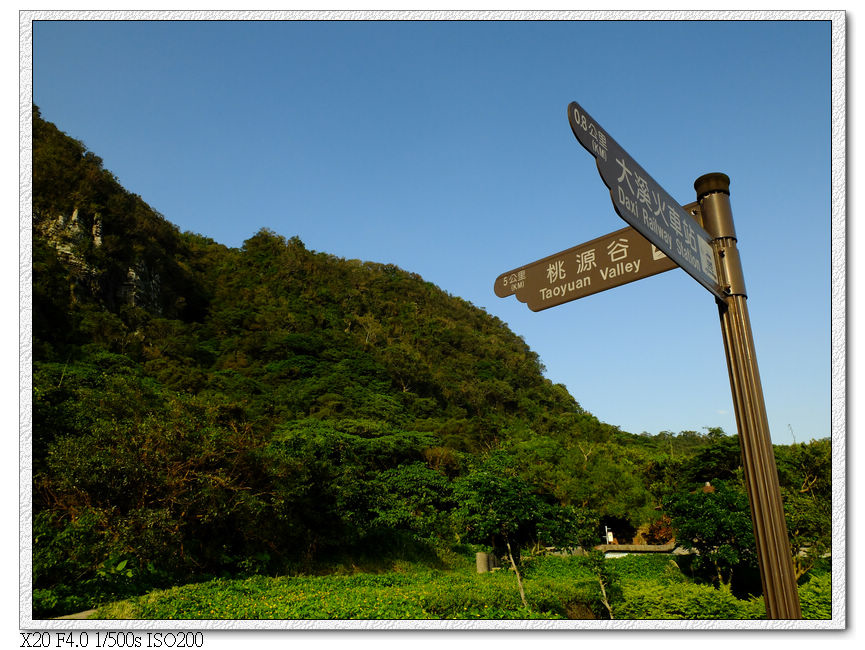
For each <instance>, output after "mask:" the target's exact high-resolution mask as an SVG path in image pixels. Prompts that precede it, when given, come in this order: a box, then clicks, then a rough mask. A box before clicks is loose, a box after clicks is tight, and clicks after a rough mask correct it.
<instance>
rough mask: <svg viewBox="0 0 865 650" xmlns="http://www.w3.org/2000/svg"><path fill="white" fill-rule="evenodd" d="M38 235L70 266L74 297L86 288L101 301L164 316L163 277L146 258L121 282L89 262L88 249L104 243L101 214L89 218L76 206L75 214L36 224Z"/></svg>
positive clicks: (80, 295)
mask: <svg viewBox="0 0 865 650" xmlns="http://www.w3.org/2000/svg"><path fill="white" fill-rule="evenodd" d="M34 236H41V237H44V239H45V241H46V242H47V243H48V244H49V245H50V246H51V247H52V248H53V249H54V250H55V251H56V252H57V256H58V258H59V259H60V261H61V262H63V263H64V264H65V265H66V266H67V268H68V269H69V272H70V276H71V283H70V291H71V293H72V299H73V300H80V299H82V298H83V297H84V296H83V295H82V291H83V292H86V294H88V295H89V297H91V298H95V299H97V300H99V301H106V300H107V302H109V303H112V304H118V305H130V306H133V307H142V308H144V309H146V310H147V311H149V312H151V313H153V314H155V315H161V313H162V306H161V303H160V291H161V281H160V276H159V273H158V271H155V270H153V269H151V268H150V267H149V265H148V264H147V263H146V262H144V260H141V259H139V260H136V261H135V262H134V264H133V265H132V266H130V267H129V268H128V269H127V272H126V277H125V280H124V281H123V282H121V283H119V284H118V283H116V282H115V283H108V282H106V279H105V278H104V277H103V275H104V274H103V273H101V272H100V270H99V269H97V268H94V267H93V266H92V265H91V264H88V263H87V261H86V252H87V251H88V249H94V250H95V249H99V248H100V247H101V246H102V218H101V216H100V215H98V214H97V215H95V216H94V217H92V218H90V219H88V218H86V217H84V216H83V215H81V214H79V210H78V208H75V209H74V210H73V211H72V214H71V215H65V214H60V215H57V216H56V217H54V218H48V219H43V220H42V221H41V222H39V223H37V224H35V225H34ZM106 284H108V285H109V286H106ZM112 285H113V286H112Z"/></svg>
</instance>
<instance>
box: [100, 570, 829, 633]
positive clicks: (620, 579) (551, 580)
mask: <svg viewBox="0 0 865 650" xmlns="http://www.w3.org/2000/svg"><path fill="white" fill-rule="evenodd" d="M602 562H604V564H605V568H604V571H605V573H606V574H607V576H608V578H609V579H610V580H611V581H612V582H615V583H616V588H615V589H614V590H611V591H608V592H607V595H606V596H605V595H604V594H603V592H602V591H601V590H600V589H599V585H598V583H597V581H596V580H595V577H596V573H595V567H594V566H593V564H594V560H593V559H590V558H586V557H567V558H564V557H552V556H547V557H543V558H533V559H532V560H531V561H528V562H526V567H525V568H526V580H525V591H526V600H527V601H528V604H527V605H523V603H522V602H521V599H520V597H519V595H518V593H517V590H516V589H515V588H514V581H513V578H512V577H511V576H509V575H507V572H506V571H500V572H493V573H486V574H476V573H474V572H472V571H471V570H470V569H471V567H469V566H468V563H465V564H464V565H463V566H461V567H460V569H461V570H456V569H452V570H449V571H443V570H430V569H428V568H425V567H422V566H421V567H411V566H403V567H402V568H401V570H400V571H392V572H387V573H379V574H369V573H366V574H352V575H344V574H343V575H329V576H295V577H288V576H284V577H279V578H265V577H261V576H256V577H251V578H246V579H240V580H224V579H218V580H213V581H211V582H206V583H201V584H191V585H184V586H182V587H175V588H172V589H169V590H166V591H155V592H151V593H149V594H147V595H144V596H140V597H136V598H131V599H129V600H126V601H122V602H117V603H112V604H110V605H107V606H105V607H103V608H101V609H100V610H99V611H98V612H96V614H94V618H104V619H112V618H123V619H130V618H132V619H135V618H137V619H162V620H168V619H474V620H477V619H533V618H534V619H567V618H570V619H577V618H578V619H609V618H616V619H617V620H618V619H690V620H697V619H728V620H729V619H744V620H748V619H761V618H765V615H766V610H765V607H764V606H763V600H762V598H749V599H744V600H743V599H738V598H736V597H735V596H733V595H732V594H731V593H730V592H729V591H718V590H717V589H713V588H712V587H711V586H708V585H701V584H695V583H693V582H692V581H690V580H688V579H687V578H685V577H684V575H683V574H682V573H681V571H680V570H679V569H678V567H677V566H676V563H675V561H674V560H673V559H671V556H669V555H663V556H657V555H656V556H642V557H637V556H628V557H625V558H621V559H617V560H606V561H603V560H602ZM612 582H611V584H612ZM827 582H828V576H827V575H826V574H820V575H819V576H815V578H813V579H812V580H811V581H810V582H809V583H808V584H807V585H805V586H804V587H802V588H801V589H800V593H801V594H802V596H801V597H802V602H803V609H804V610H805V613H806V617H808V618H828V617H829V611H830V609H829V608H830V603H831V598H830V595H829V592H828V590H827V588H826V587H827ZM812 583H816V584H817V585H818V586H817V587H816V588H814V587H812V586H811V585H812ZM610 594H614V595H612V596H611V597H610ZM608 597H609V600H610V601H611V603H612V605H611V606H610V607H607V604H608V603H607V599H608Z"/></svg>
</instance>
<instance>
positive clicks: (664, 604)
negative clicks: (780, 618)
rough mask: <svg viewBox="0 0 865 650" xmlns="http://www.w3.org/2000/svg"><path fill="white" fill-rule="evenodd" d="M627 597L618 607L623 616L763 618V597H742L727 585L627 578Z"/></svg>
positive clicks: (625, 590)
mask: <svg viewBox="0 0 865 650" xmlns="http://www.w3.org/2000/svg"><path fill="white" fill-rule="evenodd" d="M623 590H624V600H623V601H622V602H621V603H620V604H619V605H618V606H617V607H616V617H617V618H619V619H623V618H624V619H685V620H700V619H737V620H740V619H760V618H765V617H766V610H765V607H764V605H763V601H762V599H753V600H739V599H738V598H736V597H735V596H734V595H733V594H732V593H731V592H730V591H729V590H727V589H724V588H722V589H715V588H713V587H710V586H708V585H696V584H689V583H685V582H681V583H672V584H663V583H660V582H657V581H654V580H646V581H642V582H626V583H624V585H623Z"/></svg>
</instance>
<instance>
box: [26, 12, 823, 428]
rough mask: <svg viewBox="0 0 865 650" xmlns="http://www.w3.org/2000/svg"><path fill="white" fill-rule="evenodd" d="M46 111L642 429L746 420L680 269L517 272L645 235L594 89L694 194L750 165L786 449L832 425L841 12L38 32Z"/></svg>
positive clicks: (167, 203)
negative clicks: (563, 287) (543, 307)
mask: <svg viewBox="0 0 865 650" xmlns="http://www.w3.org/2000/svg"><path fill="white" fill-rule="evenodd" d="M33 34H34V36H33V44H34V49H33V89H34V90H33V92H34V102H35V103H36V104H37V105H38V106H39V108H40V109H41V111H42V116H43V117H44V118H45V119H46V120H48V121H50V122H53V123H55V124H56V125H57V126H58V127H59V128H60V129H61V130H62V131H64V132H66V133H68V134H69V135H70V136H72V137H74V138H76V139H79V140H81V141H82V142H84V144H85V145H86V146H87V147H88V148H89V149H90V150H92V151H93V152H94V153H96V154H97V155H99V156H100V157H101V158H102V159H103V161H104V164H105V167H106V168H107V169H109V170H110V171H112V172H113V173H114V174H115V175H116V176H117V177H118V179H119V180H120V182H121V183H122V184H123V185H124V186H125V187H126V188H127V189H128V190H130V191H132V192H134V193H136V194H139V195H140V196H141V197H142V198H143V199H144V200H145V201H146V202H147V203H149V204H150V205H151V206H152V207H153V208H154V209H156V210H158V211H159V212H160V213H162V214H163V215H165V217H166V218H167V219H168V220H169V221H171V222H173V223H175V224H177V225H178V226H179V227H180V229H181V230H189V231H193V232H198V233H201V234H204V235H207V236H209V237H212V238H213V239H215V240H216V241H218V242H221V243H223V244H226V245H228V246H241V245H242V244H243V241H244V240H246V239H248V238H249V237H251V236H252V235H254V234H255V232H256V231H258V230H259V229H260V228H270V229H272V230H274V231H276V232H277V233H279V234H281V235H284V236H286V237H291V236H294V235H297V236H298V237H300V238H301V239H302V240H303V241H304V243H305V244H306V245H307V247H309V248H311V249H314V250H317V251H323V252H327V253H331V254H334V255H338V256H341V257H345V258H349V259H351V258H359V259H363V260H371V261H376V262H384V263H394V264H397V265H398V266H400V267H402V268H404V269H406V270H410V271H413V272H416V273H419V274H420V275H422V276H423V277H424V278H425V279H426V280H429V281H431V282H434V283H435V284H437V285H438V286H440V287H441V288H443V289H444V290H446V291H448V292H449V293H451V294H454V295H458V296H461V297H463V298H465V299H466V300H469V301H470V302H472V303H473V304H475V305H477V306H479V307H482V308H484V309H485V310H486V311H488V312H489V313H491V314H494V315H496V316H498V317H499V318H501V319H502V320H503V321H505V322H506V323H507V324H508V325H509V326H510V328H511V329H512V330H513V331H514V332H516V333H517V334H519V335H521V336H522V337H524V338H525V340H526V342H527V343H528V344H529V345H530V346H531V348H532V349H534V350H535V351H536V352H537V353H538V354H539V355H540V357H541V360H542V361H543V363H544V365H545V366H546V369H547V370H546V375H547V377H549V378H550V379H551V380H552V381H554V382H559V383H563V384H564V385H565V386H567V388H568V390H569V391H570V392H571V393H572V394H573V395H574V397H575V398H576V399H577V400H578V401H579V402H580V404H581V405H582V406H583V407H584V408H585V409H587V410H589V411H591V412H592V413H594V414H595V415H597V416H598V417H599V418H600V419H602V420H604V421H606V422H609V423H611V424H614V425H619V426H620V427H621V428H622V429H624V430H625V431H630V432H633V433H640V432H642V431H647V432H649V433H653V434H654V433H658V432H659V431H662V430H669V431H674V432H678V431H681V430H697V431H703V430H704V429H703V428H704V427H709V426H720V427H722V428H723V429H724V430H725V431H726V432H727V433H734V432H735V431H736V425H735V419H734V416H733V413H732V401H731V397H730V386H729V380H728V375H727V369H726V363H725V360H724V351H723V345H722V339H721V332H720V326H719V321H718V313H717V308H716V306H715V302H714V298H713V297H712V296H711V294H709V292H708V291H706V289H704V288H703V287H701V286H700V285H699V284H697V282H695V281H694V280H693V279H691V278H690V276H688V275H686V274H685V273H684V272H683V271H681V270H679V269H676V270H673V271H670V272H668V273H665V274H662V275H660V276H656V277H652V278H648V279H644V280H641V281H639V282H635V283H632V284H630V285H625V286H623V287H619V288H616V289H613V290H610V291H606V292H604V293H601V294H597V295H594V296H590V297H587V298H584V299H582V300H578V301H575V302H571V303H568V304H565V305H562V306H559V307H555V308H553V309H549V310H547V311H544V312H539V313H533V312H530V311H529V310H528V309H527V308H526V306H525V305H523V304H522V303H519V302H517V301H516V299H514V298H513V297H511V298H507V299H500V298H497V297H496V296H495V295H494V293H493V281H494V280H495V278H496V276H497V275H498V274H500V273H502V272H504V271H507V270H509V269H512V268H515V267H517V266H520V265H522V264H524V263H527V262H531V261H534V260H537V259H540V258H542V257H545V256H547V255H550V254H552V253H555V252H558V251H560V250H563V249H566V248H569V247H571V246H575V245H577V244H580V243H582V242H585V241H588V240H590V239H593V238H595V237H598V236H600V235H604V234H606V233H608V232H611V231H613V230H617V229H619V228H622V227H624V226H625V225H626V224H625V223H624V222H623V221H622V220H621V219H620V218H619V217H618V216H617V215H616V214H615V212H614V211H613V207H612V204H611V202H610V196H609V193H608V191H607V189H606V187H605V186H604V184H603V182H602V181H601V179H600V177H599V175H598V172H597V169H596V167H595V162H594V159H593V158H592V157H591V155H589V154H588V153H587V152H586V151H585V150H584V149H583V148H582V147H581V146H580V144H579V143H578V142H577V141H576V139H575V138H574V136H573V134H572V132H571V130H570V127H569V125H568V121H567V116H566V108H567V105H568V103H569V102H570V101H577V102H579V103H580V104H581V105H582V106H583V107H584V108H585V109H586V110H587V111H589V112H590V113H591V115H592V116H593V117H594V118H596V119H597V120H598V121H599V122H600V124H601V125H602V126H603V127H604V128H605V129H606V130H607V131H608V132H609V133H610V134H611V135H612V136H613V137H614V138H615V139H616V140H617V141H618V142H619V144H621V145H622V146H623V147H624V148H625V149H626V150H627V151H628V152H629V153H630V154H631V156H632V157H633V158H634V159H635V160H637V161H638V162H639V163H640V164H641V165H642V166H643V167H644V168H645V169H646V170H647V171H648V172H649V173H650V174H651V175H652V176H653V177H654V178H655V180H657V181H658V182H659V183H660V184H661V185H663V186H664V188H665V189H666V190H667V191H668V192H669V193H670V194H671V195H672V196H673V197H675V198H676V199H677V200H679V201H680V202H681V203H687V202H690V201H693V200H694V198H695V196H694V189H693V182H694V180H695V179H696V178H697V177H698V176H700V175H702V174H704V173H707V172H715V171H719V172H724V173H726V174H727V175H728V176H730V178H731V181H732V184H731V202H732V206H733V214H734V217H735V222H736V230H737V234H738V236H739V250H740V252H741V255H742V260H743V265H744V271H745V277H746V283H747V287H748V296H749V301H748V302H749V308H750V313H751V319H752V327H753V330H754V337H755V341H756V347H757V355H758V361H759V363H760V370H761V374H762V380H763V388H764V392H765V397H766V404H767V410H768V415H769V422H770V428H771V431H772V437H773V440H774V441H775V442H778V443H788V442H791V441H792V440H793V439H794V438H793V436H794V435H795V440H797V441H800V442H801V441H807V440H809V439H811V438H819V437H825V436H828V435H830V432H831V422H830V414H831V404H830V387H831V385H830V379H831V375H830V370H831V352H832V347H831V346H832V343H831V336H830V334H831V322H830V317H831V293H830V287H831V285H830V281H831V275H830V271H831V266H830V254H831V240H830V232H831V226H832V221H831V204H830V200H831V185H830V181H831V151H830V142H831V108H832V107H831V96H830V86H831V81H832V77H831V68H830V65H831V51H830V44H831V40H830V37H831V23H829V22H825V21H824V22H809V21H773V22H761V21H733V22H713V21H705V22H702V21H672V22H669V21H668V22H655V21H636V22H616V21H613V22H572V21H566V22H560V21H540V22H477V21H472V22H459V21H457V22H437V21H426V22H402V21H400V22H375V21H367V22H341V21H338V22H278V21H274V22H242V21H230V22H195V21H186V22H134V21H126V22H111V21H108V22H105V21H98V22H84V21H58V22H40V23H37V24H36V25H35V27H34V32H33Z"/></svg>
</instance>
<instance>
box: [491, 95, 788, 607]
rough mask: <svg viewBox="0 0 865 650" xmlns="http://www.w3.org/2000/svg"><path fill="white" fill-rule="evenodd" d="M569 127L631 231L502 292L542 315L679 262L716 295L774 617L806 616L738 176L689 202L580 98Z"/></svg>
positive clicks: (513, 278) (504, 279) (508, 277)
mask: <svg viewBox="0 0 865 650" xmlns="http://www.w3.org/2000/svg"><path fill="white" fill-rule="evenodd" d="M568 122H569V123H570V126H571V130H572V131H573V132H574V136H576V138H577V141H579V143H580V144H581V145H582V146H583V147H584V148H585V149H586V150H587V151H588V152H589V153H591V154H592V156H594V158H595V162H596V164H597V167H598V172H599V173H600V175H601V179H602V180H603V181H604V184H605V185H606V186H607V188H608V189H609V191H610V198H611V199H612V201H613V207H614V209H615V211H616V213H618V215H619V216H620V217H621V218H622V219H624V220H625V222H626V223H627V224H628V225H629V227H628V228H624V229H622V230H618V231H616V232H612V233H610V234H608V235H604V236H603V237H598V238H597V239H593V240H592V241H589V242H586V243H584V244H580V245H579V246H574V247H573V248H569V249H567V250H565V251H562V252H561V253H556V254H555V255H550V256H548V257H545V258H543V259H541V260H538V261H536V262H531V263H529V264H526V265H524V266H521V267H517V268H516V269H514V270H512V271H508V272H507V273H502V274H501V275H500V276H498V277H497V278H496V281H495V287H494V289H495V293H496V295H497V296H499V297H500V298H505V297H507V296H511V295H513V296H516V298H517V300H520V301H521V302H524V303H526V304H527V305H528V307H529V308H530V309H531V310H533V311H540V310H543V309H548V308H549V307H555V306H556V305H561V304H563V303H566V302H570V301H572V300H577V299H578V298H583V297H585V296H589V295H592V294H594V293H598V292H600V291H605V290H607V289H612V288H613V287H618V286H621V285H623V284H626V283H628V282H634V281H635V280H640V279H642V278H647V277H649V276H652V275H656V274H658V273H663V272H664V271H669V270H670V269H673V268H676V267H677V266H678V267H681V268H682V269H684V270H685V272H687V273H688V274H689V275H690V276H691V277H693V278H694V279H695V280H696V281H697V282H699V283H700V284H701V285H702V286H703V287H705V288H706V289H707V290H708V291H709V292H710V293H711V294H712V295H713V296H714V297H715V302H716V303H717V306H718V313H719V315H720V318H721V335H722V337H723V340H724V352H725V355H726V359H727V369H728V372H729V378H730V391H731V393H732V397H733V408H734V410H735V412H736V426H737V428H738V430H739V443H740V446H741V448H742V468H743V472H744V475H745V485H746V488H747V491H748V500H749V503H750V506H751V522H752V524H753V528H754V537H755V540H756V546H757V549H756V550H757V561H758V564H759V567H760V579H761V581H762V584H763V596H764V602H765V604H766V616H767V618H770V619H799V618H802V612H801V608H800V605H799V594H798V590H797V585H796V577H795V573H794V571H793V563H792V554H791V552H790V542H789V539H788V537H787V527H786V522H785V519H784V507H783V503H782V501H781V492H780V488H779V485H778V470H777V466H776V463H775V456H774V452H773V448H772V439H771V436H770V435H769V425H768V417H767V414H766V404H765V401H764V398H763V389H762V386H761V383H760V372H759V369H758V367H757V355H756V351H755V349H754V338H753V335H752V333H751V321H750V317H749V316H748V309H747V304H746V299H747V294H746V291H745V279H744V275H743V273H742V265H741V260H740V258H739V252H738V248H737V237H736V232H735V228H734V226H733V214H732V209H731V207H730V179H729V178H728V177H727V176H726V175H725V174H720V173H712V174H704V175H703V176H700V177H699V178H698V179H697V180H696V181H695V182H694V189H695V190H696V191H697V202H696V203H691V204H688V205H685V206H681V205H679V203H678V202H676V201H675V200H674V199H673V198H672V197H671V196H670V195H669V193H668V192H667V191H666V190H665V189H664V188H663V187H661V186H660V185H659V184H658V183H657V182H656V181H655V180H654V179H653V178H652V177H651V176H650V175H649V174H648V173H647V172H646V170H645V169H643V168H642V167H641V166H640V165H639V164H638V163H637V162H636V161H635V160H634V159H633V158H631V156H629V155H628V153H627V152H626V151H625V150H624V149H623V148H622V147H621V146H619V144H618V143H617V142H616V141H615V140H614V139H613V138H612V137H611V136H610V134H609V133H607V132H606V131H605V130H604V129H602V128H601V126H600V125H599V124H598V122H597V121H596V120H595V119H594V118H592V117H591V116H590V115H589V114H588V113H587V112H586V110H585V109H584V108H583V107H582V106H580V105H579V104H578V103H577V102H571V103H570V104H569V105H568Z"/></svg>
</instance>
